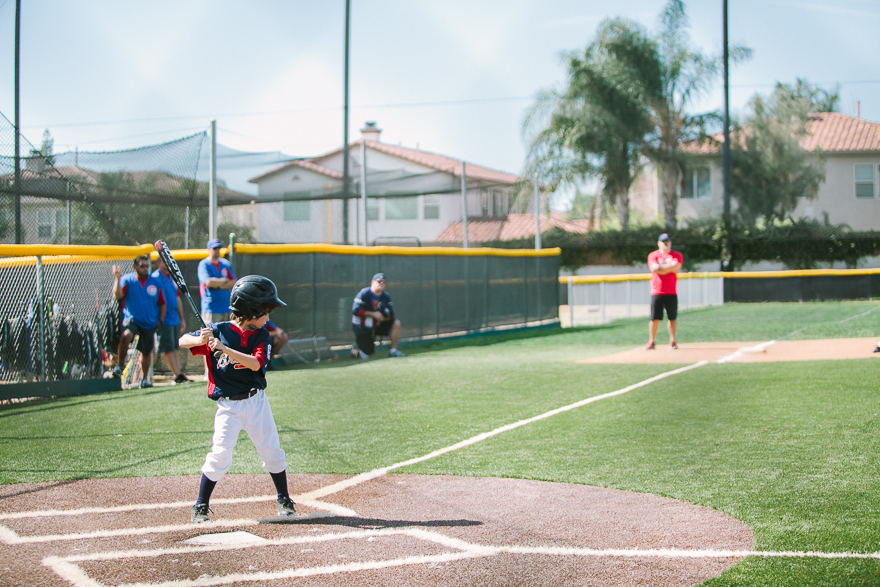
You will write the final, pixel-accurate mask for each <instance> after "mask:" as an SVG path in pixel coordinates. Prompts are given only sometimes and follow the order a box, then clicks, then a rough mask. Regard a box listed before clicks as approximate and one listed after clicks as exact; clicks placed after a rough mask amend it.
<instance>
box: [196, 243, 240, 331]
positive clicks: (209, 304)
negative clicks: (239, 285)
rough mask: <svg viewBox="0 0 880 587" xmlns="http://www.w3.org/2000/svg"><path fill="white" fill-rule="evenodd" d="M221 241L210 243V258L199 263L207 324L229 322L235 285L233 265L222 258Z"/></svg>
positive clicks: (203, 307)
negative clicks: (230, 302)
mask: <svg viewBox="0 0 880 587" xmlns="http://www.w3.org/2000/svg"><path fill="white" fill-rule="evenodd" d="M221 246H222V245H221V244H220V239H217V238H212V239H211V240H209V241H208V258H207V259H202V260H201V261H199V294H200V295H201V297H202V320H204V321H205V324H211V323H216V322H227V321H228V320H229V294H230V292H231V291H232V286H233V285H235V279H236V277H235V273H233V272H232V265H231V264H230V263H229V261H227V260H226V259H224V258H222V257H221V256H220V247H221Z"/></svg>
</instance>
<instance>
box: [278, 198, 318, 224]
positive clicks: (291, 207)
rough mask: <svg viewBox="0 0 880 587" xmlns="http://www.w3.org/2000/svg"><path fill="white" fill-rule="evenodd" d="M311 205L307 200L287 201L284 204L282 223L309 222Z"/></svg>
mask: <svg viewBox="0 0 880 587" xmlns="http://www.w3.org/2000/svg"><path fill="white" fill-rule="evenodd" d="M311 208H312V203H311V201H309V200H287V201H286V202H284V221H285V222H303V221H308V220H310V219H311V218H310V213H311Z"/></svg>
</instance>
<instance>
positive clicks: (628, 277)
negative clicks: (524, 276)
mask: <svg viewBox="0 0 880 587" xmlns="http://www.w3.org/2000/svg"><path fill="white" fill-rule="evenodd" d="M876 274H880V269H800V270H790V271H708V272H690V273H679V274H678V278H679V279H708V278H713V277H714V278H717V277H723V278H725V279H758V278H764V279H766V278H776V277H813V276H852V275H876ZM649 279H651V274H650V273H621V274H618V275H574V276H571V282H572V283H573V284H575V285H578V284H584V283H620V282H625V281H647V280H649ZM568 281H569V276H567V275H563V276H560V277H559V283H561V284H563V285H564V284H567V283H568Z"/></svg>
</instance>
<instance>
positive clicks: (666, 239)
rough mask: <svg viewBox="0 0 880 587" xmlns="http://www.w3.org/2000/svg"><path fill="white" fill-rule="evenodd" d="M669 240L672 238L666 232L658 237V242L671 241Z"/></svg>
mask: <svg viewBox="0 0 880 587" xmlns="http://www.w3.org/2000/svg"><path fill="white" fill-rule="evenodd" d="M669 240H670V238H669V235H668V234H666V233H665V232H664V233H663V234H661V235H660V236H659V237H657V241H658V242H659V241H669Z"/></svg>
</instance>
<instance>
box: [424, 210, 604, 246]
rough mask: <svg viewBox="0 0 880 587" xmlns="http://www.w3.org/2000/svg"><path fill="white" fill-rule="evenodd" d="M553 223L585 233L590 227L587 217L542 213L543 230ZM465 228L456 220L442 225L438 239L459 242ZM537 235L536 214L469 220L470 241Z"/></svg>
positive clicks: (479, 241) (568, 230)
mask: <svg viewBox="0 0 880 587" xmlns="http://www.w3.org/2000/svg"><path fill="white" fill-rule="evenodd" d="M551 226H557V227H559V228H562V229H564V230H566V231H567V232H577V233H586V232H588V231H589V221H587V220H574V221H570V220H565V214H563V213H562V212H550V217H549V218H548V217H547V215H546V214H541V232H544V231H545V230H546V229H548V228H550V227H551ZM463 235H464V230H463V228H462V224H461V222H453V223H451V224H450V225H449V226H447V227H446V228H444V229H443V232H441V233H440V235H439V236H438V237H437V239H436V242H438V243H460V242H462V240H463ZM534 236H535V215H534V214H509V215H508V216H507V218H499V219H497V220H495V219H493V220H468V242H473V243H485V242H493V241H508V240H516V239H520V238H531V237H534Z"/></svg>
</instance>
